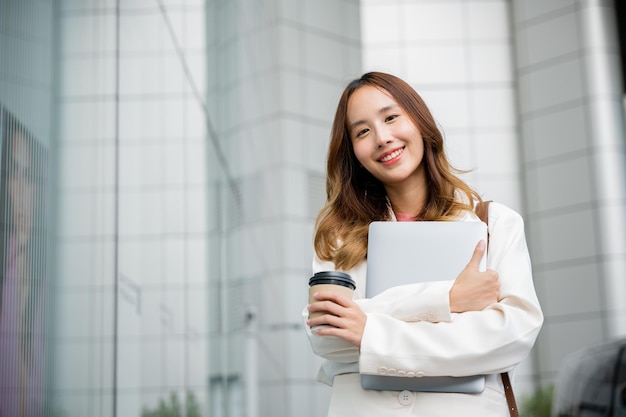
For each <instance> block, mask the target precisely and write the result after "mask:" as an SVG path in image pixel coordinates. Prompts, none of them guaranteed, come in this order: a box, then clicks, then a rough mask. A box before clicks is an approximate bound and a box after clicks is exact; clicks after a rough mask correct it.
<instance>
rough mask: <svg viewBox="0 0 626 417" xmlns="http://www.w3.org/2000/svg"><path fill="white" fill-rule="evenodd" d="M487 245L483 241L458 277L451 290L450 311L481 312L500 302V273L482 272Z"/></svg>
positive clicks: (489, 270)
mask: <svg viewBox="0 0 626 417" xmlns="http://www.w3.org/2000/svg"><path fill="white" fill-rule="evenodd" d="M485 250H486V244H485V241H484V240H481V241H480V242H478V244H477V245H476V248H475V249H474V254H473V255H472V259H470V261H469V263H468V264H467V266H466V267H465V269H463V271H462V272H461V274H460V275H459V276H458V277H457V279H456V280H455V281H454V284H453V285H452V288H451V289H450V311H451V312H452V313H463V312H465V311H480V310H483V309H484V308H485V307H487V306H489V305H491V304H493V303H496V302H498V300H499V297H500V281H499V279H498V273H497V272H496V271H493V270H491V269H488V270H486V271H483V272H481V271H480V270H479V267H480V260H481V259H482V257H483V255H484V254H485Z"/></svg>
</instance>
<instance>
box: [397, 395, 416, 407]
mask: <svg viewBox="0 0 626 417" xmlns="http://www.w3.org/2000/svg"><path fill="white" fill-rule="evenodd" d="M398 402H399V403H400V404H402V405H404V406H406V405H411V403H412V402H413V393H412V392H411V391H402V392H401V393H400V394H398Z"/></svg>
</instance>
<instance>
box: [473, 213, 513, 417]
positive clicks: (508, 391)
mask: <svg viewBox="0 0 626 417" xmlns="http://www.w3.org/2000/svg"><path fill="white" fill-rule="evenodd" d="M489 203H491V201H481V202H479V203H478V204H477V205H476V209H475V211H476V215H477V216H478V218H479V219H480V220H481V221H482V222H483V223H485V224H486V225H487V226H488V225H489ZM488 242H489V232H487V243H488ZM500 376H501V377H502V384H503V385H504V396H505V397H506V403H507V405H508V407H509V412H510V414H511V417H519V412H518V410H517V404H516V402H515V394H514V393H513V387H512V386H511V380H510V378H509V374H508V372H502V373H501V374H500Z"/></svg>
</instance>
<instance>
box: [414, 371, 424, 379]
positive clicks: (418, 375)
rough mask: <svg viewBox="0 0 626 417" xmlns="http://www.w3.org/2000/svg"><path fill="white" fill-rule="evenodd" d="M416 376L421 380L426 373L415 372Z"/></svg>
mask: <svg viewBox="0 0 626 417" xmlns="http://www.w3.org/2000/svg"><path fill="white" fill-rule="evenodd" d="M415 376H416V377H418V378H421V377H423V376H424V372H422V371H419V372H415Z"/></svg>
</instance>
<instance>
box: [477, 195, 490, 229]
mask: <svg viewBox="0 0 626 417" xmlns="http://www.w3.org/2000/svg"><path fill="white" fill-rule="evenodd" d="M489 203H491V200H489V201H481V202H480V203H478V204H476V209H475V210H474V211H475V212H476V215H477V216H478V218H479V219H480V220H481V221H482V222H483V223H485V224H489Z"/></svg>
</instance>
